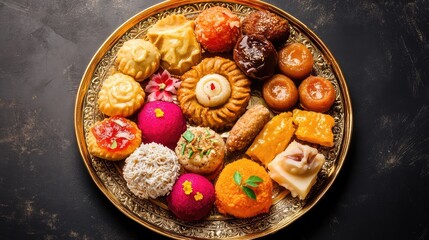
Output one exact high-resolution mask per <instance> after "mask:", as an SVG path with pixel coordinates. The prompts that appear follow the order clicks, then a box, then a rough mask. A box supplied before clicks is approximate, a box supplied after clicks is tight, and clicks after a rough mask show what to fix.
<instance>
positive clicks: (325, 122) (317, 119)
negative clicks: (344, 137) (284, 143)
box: [293, 109, 335, 147]
mask: <svg viewBox="0 0 429 240" xmlns="http://www.w3.org/2000/svg"><path fill="white" fill-rule="evenodd" d="M293 123H295V124H296V125H298V129H297V130H296V132H295V135H296V137H297V138H298V139H300V140H303V141H307V142H311V143H316V144H320V145H322V146H325V147H332V146H334V134H333V133H332V127H334V125H335V119H334V118H333V117H331V116H330V115H327V114H323V113H317V112H311V111H303V110H299V109H295V110H293Z"/></svg>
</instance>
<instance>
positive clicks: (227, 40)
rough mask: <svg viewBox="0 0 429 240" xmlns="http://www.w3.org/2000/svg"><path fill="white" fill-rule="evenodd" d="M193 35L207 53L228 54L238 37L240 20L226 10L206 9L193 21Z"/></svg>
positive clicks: (217, 7)
mask: <svg viewBox="0 0 429 240" xmlns="http://www.w3.org/2000/svg"><path fill="white" fill-rule="evenodd" d="M195 35H196V37H197V39H198V41H199V42H200V43H201V45H202V46H203V48H204V49H206V50H207V51H209V52H228V51H230V50H232V49H233V48H234V45H235V43H236V42H237V39H238V37H239V36H240V19H239V18H238V16H237V15H235V14H234V13H232V12H231V11H230V10H228V9H227V8H224V7H220V6H215V7H211V8H208V9H206V10H204V11H202V12H201V13H200V14H199V15H198V17H197V18H196V19H195Z"/></svg>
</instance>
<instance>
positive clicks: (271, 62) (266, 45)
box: [233, 35, 278, 80]
mask: <svg viewBox="0 0 429 240" xmlns="http://www.w3.org/2000/svg"><path fill="white" fill-rule="evenodd" d="M233 58H234V61H235V63H237V65H238V66H239V67H240V69H241V71H243V73H244V74H246V76H248V77H251V78H254V79H259V80H264V79H267V78H269V77H271V76H272V75H273V74H274V72H275V70H276V67H277V61H278V56H277V51H276V49H275V48H274V45H273V44H272V43H271V42H270V41H268V40H267V39H266V38H265V37H264V36H262V35H249V36H247V35H244V36H242V37H241V38H240V39H239V40H238V41H237V44H236V45H235V48H234V54H233Z"/></svg>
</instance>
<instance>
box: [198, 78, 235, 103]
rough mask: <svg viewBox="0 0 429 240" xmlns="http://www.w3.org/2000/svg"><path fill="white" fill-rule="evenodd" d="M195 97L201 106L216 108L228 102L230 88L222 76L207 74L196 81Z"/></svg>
mask: <svg viewBox="0 0 429 240" xmlns="http://www.w3.org/2000/svg"><path fill="white" fill-rule="evenodd" d="M195 96H196V97H197V100H198V102H199V103H200V104H201V105H203V106H206V107H218V106H221V105H223V104H224V103H226V102H228V99H229V98H230V96H231V86H230V85H229V82H228V80H227V79H226V78H225V77H224V76H222V75H220V74H217V73H212V74H207V75H205V76H204V77H202V78H201V79H200V81H198V83H197V86H196V88H195Z"/></svg>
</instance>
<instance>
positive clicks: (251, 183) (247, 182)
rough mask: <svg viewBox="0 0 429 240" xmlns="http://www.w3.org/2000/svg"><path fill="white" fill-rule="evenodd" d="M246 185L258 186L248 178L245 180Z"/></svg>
mask: <svg viewBox="0 0 429 240" xmlns="http://www.w3.org/2000/svg"><path fill="white" fill-rule="evenodd" d="M246 185H247V186H251V187H257V186H258V184H256V183H254V182H250V181H249V180H247V181H246Z"/></svg>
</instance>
